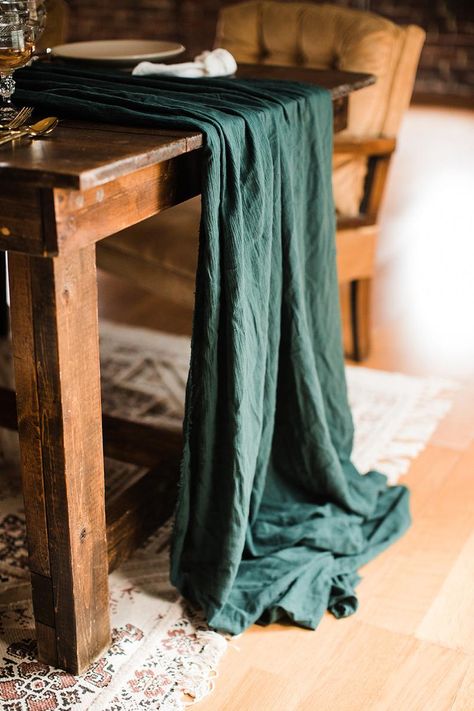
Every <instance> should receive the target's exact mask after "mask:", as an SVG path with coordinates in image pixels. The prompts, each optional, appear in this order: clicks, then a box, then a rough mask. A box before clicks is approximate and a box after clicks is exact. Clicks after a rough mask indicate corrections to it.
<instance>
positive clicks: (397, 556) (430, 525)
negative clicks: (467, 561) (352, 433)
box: [358, 447, 474, 634]
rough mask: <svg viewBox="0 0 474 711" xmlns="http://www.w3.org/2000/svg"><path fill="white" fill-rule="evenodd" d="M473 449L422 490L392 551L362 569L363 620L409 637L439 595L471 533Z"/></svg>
mask: <svg viewBox="0 0 474 711" xmlns="http://www.w3.org/2000/svg"><path fill="white" fill-rule="evenodd" d="M472 472H474V447H472V448H471V449H470V450H468V452H467V453H466V454H465V455H464V456H463V457H461V458H460V459H459V460H458V461H457V463H456V465H455V466H454V467H453V468H452V469H451V470H450V473H449V474H448V475H447V476H446V477H445V478H444V480H443V482H442V484H441V485H440V486H439V487H438V488H437V489H436V490H434V491H432V490H430V489H429V488H428V489H427V490H426V503H425V504H417V505H418V506H420V508H419V510H418V511H417V513H416V516H415V520H414V522H413V525H412V527H411V528H410V530H409V531H408V532H407V533H406V534H405V536H404V537H403V538H402V539H401V540H400V541H398V542H397V543H396V544H395V545H394V546H393V547H392V548H391V549H390V551H388V552H387V554H384V555H382V556H380V557H379V558H377V559H376V560H374V561H372V562H371V563H370V564H369V565H368V566H365V567H364V568H363V569H362V571H361V573H362V576H363V580H362V583H361V584H360V586H359V596H360V602H361V605H360V608H359V611H358V615H359V616H360V618H361V619H362V620H365V621H366V622H370V623H371V624H375V625H377V626H380V627H383V628H384V629H390V630H393V631H396V632H402V633H404V634H414V633H415V631H416V630H417V629H418V627H419V625H420V624H421V622H422V620H423V618H424V617H425V615H426V613H427V611H428V610H429V609H430V607H431V606H432V605H433V603H434V601H435V599H436V597H437V596H438V595H439V593H440V591H441V589H442V587H443V584H444V581H445V579H446V577H447V576H448V575H449V573H450V571H451V569H452V566H453V565H454V563H455V561H456V559H457V557H458V556H459V554H460V552H461V550H462V548H463V546H464V545H465V543H466V541H467V540H468V538H469V537H470V535H471V533H472V526H473V521H474V496H471V497H469V496H468V495H467V492H469V491H471V492H472V490H473V488H474V482H473V474H472Z"/></svg>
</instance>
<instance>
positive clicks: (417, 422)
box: [376, 376, 459, 484]
mask: <svg viewBox="0 0 474 711" xmlns="http://www.w3.org/2000/svg"><path fill="white" fill-rule="evenodd" d="M407 377H408V376H407ZM458 389H459V384H458V383H456V382H454V381H451V380H444V379H438V378H430V379H427V380H425V383H424V387H423V388H422V391H421V392H420V395H419V398H418V401H417V403H416V407H414V408H413V409H411V412H410V414H409V415H408V416H407V417H406V418H405V419H404V421H403V422H402V424H401V426H400V427H399V429H398V430H397V431H396V432H395V433H394V434H393V437H392V439H391V440H390V442H388V443H387V444H386V447H385V449H384V455H383V457H381V458H379V459H378V461H377V464H376V468H377V469H380V470H381V471H382V472H383V473H384V474H386V476H387V478H388V482H389V484H396V483H397V481H398V479H399V477H400V476H403V475H404V474H406V473H407V471H408V469H409V468H410V465H411V464H412V461H413V459H414V458H415V457H417V456H418V455H419V454H420V453H421V452H422V451H423V450H424V449H425V448H426V446H427V444H428V441H429V439H430V438H431V436H432V435H433V433H434V431H435V430H436V428H437V426H438V425H439V423H440V422H441V420H442V419H443V417H444V416H445V415H446V414H447V413H448V411H449V410H450V409H451V406H452V398H453V395H454V394H455V392H456V390H458Z"/></svg>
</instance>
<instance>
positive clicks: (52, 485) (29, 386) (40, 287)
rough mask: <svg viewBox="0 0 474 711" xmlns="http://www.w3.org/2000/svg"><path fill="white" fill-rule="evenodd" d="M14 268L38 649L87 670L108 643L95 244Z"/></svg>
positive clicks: (14, 259) (16, 262)
mask: <svg viewBox="0 0 474 711" xmlns="http://www.w3.org/2000/svg"><path fill="white" fill-rule="evenodd" d="M9 276H10V293H11V321H12V343H13V357H14V364H15V380H16V391H17V411H18V425H19V434H20V447H21V460H22V482H23V497H24V502H25V513H26V524H27V535H28V546H29V563H30V571H31V579H32V588H33V607H34V614H35V623H36V634H37V641H38V657H39V659H40V660H41V661H43V662H47V663H49V664H52V665H53V666H58V667H61V668H62V669H66V670H67V671H70V672H72V673H73V674H80V673H82V672H83V671H84V670H85V669H86V668H87V667H88V666H89V665H90V663H91V662H92V661H94V659H95V658H96V657H97V656H98V655H99V654H100V653H102V652H103V651H104V650H105V649H106V648H107V646H108V644H109V642H110V623H109V609H108V578H107V574H108V561H107V541H106V528H105V502H104V462H103V452H102V426H101V402H100V374H99V344H98V323H97V321H98V318H97V284H96V271H95V247H94V246H92V247H87V248H85V249H82V250H79V251H77V252H74V253H71V254H67V255H65V256H61V257H54V258H47V257H44V258H43V257H28V256H26V255H22V254H10V255H9Z"/></svg>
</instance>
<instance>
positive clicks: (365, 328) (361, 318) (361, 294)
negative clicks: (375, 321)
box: [350, 279, 372, 362]
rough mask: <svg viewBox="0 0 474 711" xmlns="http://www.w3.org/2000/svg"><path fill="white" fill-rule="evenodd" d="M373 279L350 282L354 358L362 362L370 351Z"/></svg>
mask: <svg viewBox="0 0 474 711" xmlns="http://www.w3.org/2000/svg"><path fill="white" fill-rule="evenodd" d="M371 287H372V279H358V280H357V281H352V282H351V284H350V318H351V333H352V353H351V354H350V355H351V357H352V359H353V360H355V361H357V362H361V361H363V360H365V359H366V358H367V357H368V355H369V351H370V325H371V323H370V305H371V304H370V296H371Z"/></svg>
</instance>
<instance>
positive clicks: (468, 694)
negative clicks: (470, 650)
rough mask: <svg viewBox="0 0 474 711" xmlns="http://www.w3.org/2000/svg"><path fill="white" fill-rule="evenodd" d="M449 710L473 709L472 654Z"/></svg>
mask: <svg viewBox="0 0 474 711" xmlns="http://www.w3.org/2000/svg"><path fill="white" fill-rule="evenodd" d="M451 711H474V656H470V657H469V666H468V668H467V671H466V674H465V675H464V679H463V681H462V684H461V686H460V687H459V689H458V693H457V694H456V699H455V701H454V705H453V708H452V709H451Z"/></svg>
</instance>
